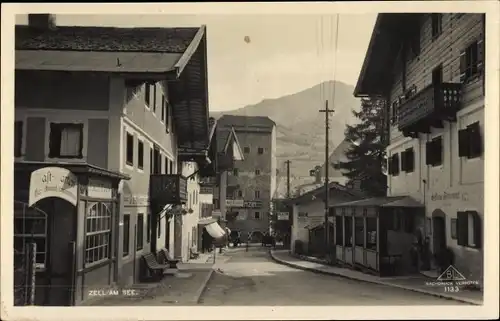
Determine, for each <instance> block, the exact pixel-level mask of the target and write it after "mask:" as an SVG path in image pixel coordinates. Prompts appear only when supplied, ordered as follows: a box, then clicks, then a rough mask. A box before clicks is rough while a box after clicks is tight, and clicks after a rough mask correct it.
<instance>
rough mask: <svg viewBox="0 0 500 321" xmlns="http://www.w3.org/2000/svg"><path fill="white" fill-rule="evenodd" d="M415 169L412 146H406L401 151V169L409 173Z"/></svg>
mask: <svg viewBox="0 0 500 321" xmlns="http://www.w3.org/2000/svg"><path fill="white" fill-rule="evenodd" d="M414 169H415V152H414V151H413V148H408V149H406V150H405V151H404V152H402V153H401V170H402V171H403V172H407V173H411V172H413V170H414Z"/></svg>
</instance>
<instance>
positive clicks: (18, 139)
mask: <svg viewBox="0 0 500 321" xmlns="http://www.w3.org/2000/svg"><path fill="white" fill-rule="evenodd" d="M22 146H23V122H22V121H16V122H15V123H14V157H20V156H21V154H22Z"/></svg>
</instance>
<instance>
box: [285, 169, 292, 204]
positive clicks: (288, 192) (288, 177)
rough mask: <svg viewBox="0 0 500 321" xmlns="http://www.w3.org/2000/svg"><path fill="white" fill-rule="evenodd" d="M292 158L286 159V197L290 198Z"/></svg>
mask: <svg viewBox="0 0 500 321" xmlns="http://www.w3.org/2000/svg"><path fill="white" fill-rule="evenodd" d="M290 163H291V162H290V160H287V161H285V164H286V198H288V199H290Z"/></svg>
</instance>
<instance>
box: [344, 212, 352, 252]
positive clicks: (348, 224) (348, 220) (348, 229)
mask: <svg viewBox="0 0 500 321" xmlns="http://www.w3.org/2000/svg"><path fill="white" fill-rule="evenodd" d="M344 220H345V221H344V223H345V229H344V231H345V234H344V241H345V245H346V246H352V217H350V216H345V217H344Z"/></svg>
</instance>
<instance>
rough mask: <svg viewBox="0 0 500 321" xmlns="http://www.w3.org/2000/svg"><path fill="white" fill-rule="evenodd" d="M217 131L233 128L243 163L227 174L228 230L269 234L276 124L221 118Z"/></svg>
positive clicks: (249, 119) (236, 118) (247, 119)
mask: <svg viewBox="0 0 500 321" xmlns="http://www.w3.org/2000/svg"><path fill="white" fill-rule="evenodd" d="M218 126H221V128H231V127H232V128H233V129H234V131H235V133H236V135H237V137H238V141H239V145H240V146H241V149H242V150H243V157H244V159H243V160H240V161H236V162H235V166H234V168H233V170H232V171H228V172H227V184H226V186H227V200H226V204H225V206H226V211H227V212H228V213H229V212H231V213H232V217H231V218H229V217H227V216H226V217H227V221H228V223H227V224H228V227H229V228H230V229H231V230H236V231H240V232H242V233H250V232H254V233H256V235H262V234H263V233H266V232H269V220H270V212H271V208H272V198H273V193H274V191H275V189H276V165H277V164H276V124H275V123H274V122H273V121H272V120H271V119H269V118H268V117H246V116H232V115H223V116H222V117H221V118H220V119H219V120H218Z"/></svg>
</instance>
